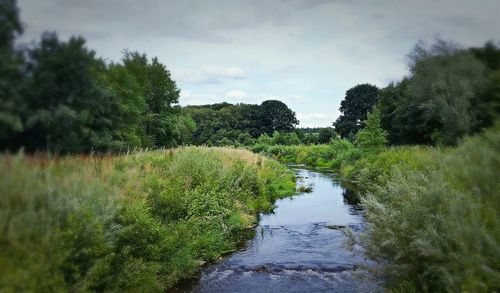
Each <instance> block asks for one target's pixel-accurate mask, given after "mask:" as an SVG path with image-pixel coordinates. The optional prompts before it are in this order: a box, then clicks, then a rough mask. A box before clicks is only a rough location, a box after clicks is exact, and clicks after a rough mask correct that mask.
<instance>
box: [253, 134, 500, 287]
mask: <svg viewBox="0 0 500 293" xmlns="http://www.w3.org/2000/svg"><path fill="white" fill-rule="evenodd" d="M254 150H257V151H260V152H263V153H265V154H267V155H270V156H273V157H274V158H276V159H278V160H282V161H284V162H291V163H306V164H309V165H312V166H328V167H331V168H333V169H335V170H337V172H338V173H339V175H340V177H341V178H342V179H343V180H345V181H347V182H349V183H351V184H353V185H354V186H355V188H356V189H357V190H358V191H360V193H361V194H362V195H363V196H362V204H363V206H364V207H365V211H366V213H365V214H366V219H367V224H368V225H367V231H366V233H365V234H364V235H363V236H362V237H361V241H360V242H361V244H362V245H363V246H364V247H365V248H366V250H367V253H368V255H369V256H370V257H371V258H372V259H375V260H377V261H378V262H379V263H380V264H381V270H380V271H381V272H382V273H383V275H384V278H385V280H387V282H386V286H387V288H388V289H390V290H391V291H401V292H408V291H410V292H419V291H424V292H425V291H427V292H428V291H431V292H432V291H445V292H458V291H465V292H498V291H500V180H499V178H498V176H499V174H500V153H499V152H500V125H498V124H497V126H495V127H493V128H491V129H489V130H486V131H485V132H484V133H483V134H481V135H478V136H475V137H472V138H467V139H465V141H464V142H462V143H461V144H460V145H459V146H458V147H456V148H433V147H426V146H402V147H390V148H384V149H377V150H366V149H365V150H361V149H359V148H356V147H355V146H353V145H352V144H350V143H348V142H345V141H334V142H333V143H332V144H330V145H317V146H303V145H299V146H271V147H265V148H263V147H262V146H258V147H257V148H255V149H254Z"/></svg>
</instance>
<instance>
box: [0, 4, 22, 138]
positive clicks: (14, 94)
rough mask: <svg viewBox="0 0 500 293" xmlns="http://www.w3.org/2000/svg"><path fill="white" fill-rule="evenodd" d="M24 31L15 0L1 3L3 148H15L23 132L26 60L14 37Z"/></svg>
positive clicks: (0, 135)
mask: <svg viewBox="0 0 500 293" xmlns="http://www.w3.org/2000/svg"><path fill="white" fill-rule="evenodd" d="M22 32H23V26H22V24H21V21H20V19H19V11H18V8H17V4H16V1H15V0H2V1H0V100H1V101H2V102H1V103H0V145H3V146H4V147H7V146H9V147H15V146H16V142H15V141H14V140H15V139H16V136H17V135H18V134H19V133H20V132H21V131H22V130H23V119H22V117H23V115H24V114H25V113H24V112H25V107H26V105H25V102H24V99H23V98H22V95H21V89H22V86H23V85H22V83H23V72H22V70H21V67H22V65H23V59H22V56H21V52H19V51H17V50H16V49H15V47H14V41H15V38H16V37H17V36H19V35H20V34H21V33H22Z"/></svg>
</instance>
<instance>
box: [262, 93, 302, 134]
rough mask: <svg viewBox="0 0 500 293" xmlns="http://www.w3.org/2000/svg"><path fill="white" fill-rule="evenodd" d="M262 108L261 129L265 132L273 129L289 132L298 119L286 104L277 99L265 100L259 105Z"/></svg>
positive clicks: (270, 132)
mask: <svg viewBox="0 0 500 293" xmlns="http://www.w3.org/2000/svg"><path fill="white" fill-rule="evenodd" d="M260 107H261V109H262V129H263V131H264V132H266V133H267V134H272V133H273V132H275V131H281V132H290V131H292V130H294V128H295V126H296V125H298V124H299V121H298V120H297V118H296V117H295V112H293V111H292V110H291V109H290V108H288V106H287V105H286V104H285V103H283V102H281V101H277V100H267V101H264V102H262V104H261V105H260Z"/></svg>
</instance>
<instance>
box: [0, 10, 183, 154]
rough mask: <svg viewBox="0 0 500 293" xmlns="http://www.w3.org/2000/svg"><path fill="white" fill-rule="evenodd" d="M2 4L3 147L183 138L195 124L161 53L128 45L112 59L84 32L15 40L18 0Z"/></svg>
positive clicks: (79, 148) (81, 147) (72, 148)
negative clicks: (92, 44) (88, 42)
mask: <svg viewBox="0 0 500 293" xmlns="http://www.w3.org/2000/svg"><path fill="white" fill-rule="evenodd" d="M0 7H1V11H0V14H1V15H2V19H5V21H2V26H1V27H0V34H1V38H0V39H1V43H0V60H1V62H0V64H1V65H0V71H1V75H0V76H1V78H0V79H1V80H0V96H1V97H2V103H1V104H0V145H1V146H2V148H4V149H5V148H7V149H13V150H14V149H18V148H20V147H24V148H26V150H28V151H37V150H40V151H53V152H58V153H75V152H91V151H122V150H125V149H130V148H135V147H142V148H154V147H159V146H174V145H177V144H181V143H183V139H184V135H183V133H184V132H185V131H186V129H188V130H189V129H190V127H191V124H190V123H189V121H186V117H184V116H182V115H181V109H180V106H178V105H177V104H178V99H179V93H180V91H179V89H178V87H177V85H176V83H175V82H174V81H173V80H172V78H171V76H170V73H169V71H168V70H167V69H166V67H165V65H163V64H161V63H160V62H159V61H158V59H157V58H148V57H147V56H146V55H145V54H140V53H138V52H131V51H124V54H123V58H122V60H121V61H120V62H116V63H115V62H111V63H107V62H105V61H104V60H103V59H101V58H97V57H96V53H95V52H94V51H93V50H91V49H89V48H88V47H87V46H86V44H85V39H83V38H82V37H71V38H70V39H69V40H67V41H62V40H60V39H59V38H58V36H57V34H56V33H53V32H46V33H44V34H43V35H42V36H41V38H40V40H39V41H38V42H36V43H34V44H31V45H24V46H15V43H14V42H15V39H16V37H17V36H19V35H20V34H21V33H22V31H23V26H22V24H21V22H20V19H19V13H18V10H17V7H16V2H15V1H13V0H9V1H6V2H5V3H3V4H2V5H1V6H0Z"/></svg>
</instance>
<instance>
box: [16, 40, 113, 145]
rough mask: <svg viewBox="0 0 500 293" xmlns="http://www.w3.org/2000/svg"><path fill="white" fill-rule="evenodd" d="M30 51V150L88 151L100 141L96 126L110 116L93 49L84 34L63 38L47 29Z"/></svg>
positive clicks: (26, 136) (27, 133)
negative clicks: (61, 39)
mask: <svg viewBox="0 0 500 293" xmlns="http://www.w3.org/2000/svg"><path fill="white" fill-rule="evenodd" d="M28 56H29V59H28V64H27V68H28V79H27V90H26V93H25V99H26V101H27V104H28V109H29V110H30V115H29V116H28V117H26V131H25V132H24V133H23V136H24V143H25V144H26V146H27V147H28V149H31V150H35V149H46V150H50V151H55V152H63V153H66V152H84V151H90V150H91V149H92V147H93V145H92V141H98V140H99V139H96V137H98V136H99V134H98V133H97V132H98V130H97V129H98V128H99V127H101V126H102V125H103V124H105V123H106V120H107V119H109V117H107V115H106V114H108V113H106V111H105V110H106V103H105V100H106V95H105V91H104V90H103V88H102V87H101V86H100V82H99V80H98V77H97V76H98V74H97V71H98V70H99V68H102V66H101V64H100V61H99V60H97V59H96V58H95V52H94V51H92V50H89V49H88V48H86V47H85V40H84V39H83V38H81V37H72V38H70V39H69V41H67V42H62V41H60V40H59V39H58V37H57V35H56V34H55V33H44V34H43V35H42V38H41V41H40V43H39V44H38V45H37V46H36V47H34V48H31V49H30V50H29V51H28Z"/></svg>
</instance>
